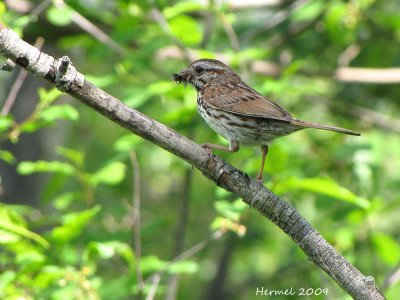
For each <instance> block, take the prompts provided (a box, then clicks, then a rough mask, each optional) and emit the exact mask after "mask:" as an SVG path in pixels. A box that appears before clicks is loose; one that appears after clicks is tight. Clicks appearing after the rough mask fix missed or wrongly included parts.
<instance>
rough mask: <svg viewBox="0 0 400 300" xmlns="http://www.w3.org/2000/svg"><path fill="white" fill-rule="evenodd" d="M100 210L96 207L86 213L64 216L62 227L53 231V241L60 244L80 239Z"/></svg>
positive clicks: (98, 206)
mask: <svg viewBox="0 0 400 300" xmlns="http://www.w3.org/2000/svg"><path fill="white" fill-rule="evenodd" d="M100 210H101V207H100V205H96V206H94V207H93V208H91V209H88V210H85V211H81V212H76V213H70V214H67V215H64V216H63V217H62V221H61V223H62V225H61V226H58V227H56V228H54V229H53V232H52V237H53V239H54V240H55V241H57V242H59V243H67V242H68V241H71V240H73V239H74V238H76V237H78V236H79V235H80V234H81V233H82V231H83V230H84V228H85V226H86V225H87V224H88V223H89V222H90V221H91V220H92V219H93V218H94V217H95V216H96V214H97V213H98V212H99V211H100Z"/></svg>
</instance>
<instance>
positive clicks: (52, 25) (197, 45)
mask: <svg viewBox="0 0 400 300" xmlns="http://www.w3.org/2000/svg"><path fill="white" fill-rule="evenodd" d="M228 2H230V1H227V2H225V1H222V3H223V4H220V2H219V1H209V3H207V2H206V1H201V2H200V1H166V0H159V1H144V0H143V1H125V0H118V1H101V0H96V1H84V0H69V1H66V3H65V5H63V4H60V3H58V4H56V2H54V3H50V2H49V5H47V6H42V7H39V8H40V9H36V10H35V9H34V8H35V7H38V5H39V3H44V2H40V1H31V2H30V1H16V2H15V4H14V5H12V6H9V7H8V6H7V5H6V4H5V3H4V2H0V22H2V23H4V24H6V26H8V27H10V28H12V29H13V30H15V31H16V32H18V34H20V36H21V37H22V38H24V39H26V40H28V41H32V40H35V38H37V37H38V36H43V37H44V38H45V40H46V44H45V45H46V47H47V48H46V50H45V51H46V52H49V53H51V54H54V53H62V55H69V56H70V57H71V59H72V61H73V62H74V64H75V66H76V67H77V68H78V70H79V71H80V72H82V73H83V74H85V76H86V79H88V80H91V81H92V82H93V83H95V84H96V85H98V86H99V87H101V88H103V89H105V90H106V91H107V92H109V93H111V94H112V95H114V96H115V97H118V98H119V99H122V100H123V101H124V102H125V103H127V104H128V105H130V106H132V107H134V108H135V109H137V110H139V111H141V112H143V113H145V114H147V115H149V116H151V117H152V118H154V119H156V120H158V121H160V122H163V123H165V124H166V125H168V126H170V127H172V128H174V129H175V130H177V131H179V132H180V133H182V134H184V135H186V136H188V137H190V138H192V139H193V140H195V141H197V142H199V143H203V142H216V143H226V141H224V140H223V139H222V138H221V137H218V136H217V135H216V134H215V133H213V132H212V130H211V129H210V128H208V127H207V125H205V123H204V122H203V121H202V120H201V119H200V117H199V116H198V115H197V113H196V100H195V98H196V94H195V91H193V90H192V89H189V88H186V89H185V88H183V87H182V86H178V85H176V84H175V83H174V82H172V81H171V74H172V73H174V72H177V71H179V70H180V69H181V68H183V67H184V66H186V65H187V64H188V62H189V58H188V57H187V54H188V53H190V54H196V56H197V57H217V56H219V55H223V57H224V59H226V60H227V61H229V62H230V65H231V66H232V67H233V68H234V69H236V70H237V71H238V72H239V73H240V74H241V75H242V77H243V78H244V79H245V81H246V82H248V83H249V84H250V85H251V86H253V87H254V88H256V89H257V90H258V91H260V92H261V93H263V94H264V95H267V96H270V97H271V98H273V99H275V100H276V101H277V102H278V103H280V104H282V105H283V106H284V107H286V108H287V109H288V110H289V111H291V112H293V114H294V115H295V116H297V117H299V118H302V119H306V120H313V121H317V122H324V123H328V124H336V125H338V126H343V127H348V128H351V129H354V130H358V131H361V132H362V137H360V138H357V137H347V136H342V135H339V134H335V133H329V132H323V131H316V130H315V131H313V130H305V131H303V132H299V133H296V134H293V135H291V136H288V137H285V138H282V139H280V140H279V141H277V142H276V143H275V144H274V145H273V146H272V147H271V149H270V153H269V156H268V160H267V167H266V171H265V176H266V179H267V182H266V185H267V186H268V187H269V188H270V189H271V190H272V191H275V192H276V193H278V194H279V195H281V196H282V197H284V198H285V199H287V200H288V201H290V202H291V203H292V204H293V205H294V206H295V207H296V208H297V209H298V210H299V211H300V212H301V213H302V214H303V215H304V216H305V217H306V218H307V219H308V220H309V221H310V222H311V224H313V225H314V226H315V227H316V228H317V229H318V231H319V232H321V234H322V235H323V236H324V237H326V238H327V239H328V241H329V242H330V243H332V244H333V245H334V246H335V247H336V248H337V249H338V250H339V251H340V252H341V253H342V254H343V255H344V256H345V257H346V258H347V259H348V260H349V261H351V263H353V264H354V265H355V266H356V267H357V268H358V269H360V270H361V271H362V272H363V273H364V274H366V275H372V276H374V278H375V279H376V281H377V284H378V285H379V286H380V287H382V288H383V291H384V292H385V294H386V296H387V297H388V299H396V297H398V295H399V294H400V283H399V279H398V275H397V276H396V271H397V273H398V270H399V266H400V255H399V253H400V245H399V236H400V231H399V228H400V226H399V225H400V222H399V217H398V214H399V209H400V180H399V178H400V177H399V174H400V173H399V170H400V155H399V154H400V153H399V149H400V139H399V138H398V134H399V130H400V129H399V126H398V125H397V126H396V122H397V124H398V122H399V120H398V119H397V116H398V114H399V112H400V106H399V101H398V95H400V87H399V85H398V84H397V85H378V84H373V83H370V84H359V83H348V82H347V83H345V82H340V81H337V80H335V79H334V76H333V75H334V72H335V70H336V69H337V68H338V67H341V66H350V67H352V66H353V67H361V68H362V67H374V68H387V67H396V66H397V67H398V66H399V64H400V55H399V51H398V44H399V42H400V21H399V20H400V19H399V17H398V11H399V10H400V3H399V2H398V1H397V0H382V1H374V0H359V1H344V0H343V1H341V0H337V1H322V0H310V1H281V2H279V3H278V4H274V5H272V4H270V5H264V6H260V7H253V6H251V5H245V6H244V7H239V6H235V5H234V4H232V3H234V2H235V3H238V2H240V1H233V2H232V3H231V4H228ZM22 3H24V4H25V6H22ZM241 3H242V4H244V3H245V1H242V2H241ZM24 9H25V10H24ZM77 16H78V17H77ZM82 16H83V17H84V18H86V22H84V21H82V20H83V19H82V18H81V17H82ZM88 23H91V24H92V25H94V26H96V27H93V26H88V25H87V24H88ZM100 30H101V31H102V32H104V33H105V34H106V35H103V36H102V35H101V34H100V32H99V31H100ZM255 61H264V62H266V61H268V62H274V63H275V66H277V67H278V68H280V70H281V71H280V72H279V75H277V76H267V75H266V74H265V73H264V71H262V72H260V71H259V70H258V71H257V68H255V67H254V64H253V63H254V62H255ZM267 73H268V72H267ZM0 78H1V80H3V79H4V78H5V75H4V74H1V77H0ZM0 85H1V88H2V89H3V90H4V91H6V90H7V91H8V90H9V87H7V86H6V81H5V80H4V82H0ZM36 95H37V97H36V99H37V102H36V105H35V108H34V109H33V110H32V111H31V112H30V113H29V115H28V116H26V117H24V118H22V119H21V117H17V116H16V115H14V113H13V111H12V113H10V114H8V115H7V116H0V142H1V144H0V145H1V147H2V149H0V160H1V161H2V165H3V166H4V165H9V166H12V168H15V170H16V171H17V172H18V174H19V175H18V176H20V177H19V178H22V176H29V177H28V178H34V177H35V176H39V175H40V174H43V173H45V174H47V176H45V177H44V178H45V180H44V183H43V185H40V186H36V187H35V188H36V189H39V191H40V194H41V197H40V199H38V201H36V200H37V199H29V198H27V199H16V198H14V197H13V196H12V195H9V194H7V186H6V185H3V186H1V185H0V197H1V198H0V199H1V200H2V202H3V203H2V204H1V206H0V249H1V251H0V298H1V299H131V298H132V297H133V296H136V297H137V298H138V299H140V298H141V297H144V296H149V295H152V293H155V297H156V298H157V299H161V298H165V297H166V295H171V293H172V294H173V289H172V288H171V286H172V283H171V281H170V280H169V278H171V276H176V275H179V276H180V281H179V285H178V289H177V298H178V299H191V298H193V297H195V298H204V299H253V298H256V296H255V293H256V290H257V287H265V288H268V289H276V290H279V289H283V290H284V289H287V288H290V287H293V288H294V289H295V290H298V289H299V288H304V289H306V288H313V289H314V290H316V289H318V288H322V289H324V288H327V289H328V291H329V292H328V296H326V295H320V296H315V297H313V299H346V295H345V293H344V292H343V291H342V290H341V289H340V288H339V287H338V286H336V284H335V283H334V282H332V281H331V280H330V279H329V278H328V277H327V276H326V275H325V274H324V273H323V272H322V271H321V270H319V269H318V268H317V267H316V266H314V265H313V264H310V263H309V262H308V261H307V258H306V257H305V255H304V254H303V253H302V252H301V251H300V250H299V249H298V247H297V246H296V245H295V244H294V243H293V242H292V241H290V240H289V239H288V238H287V237H286V236H285V235H284V234H283V233H282V232H281V231H280V230H278V229H277V228H276V227H275V226H274V225H273V224H271V223H270V222H268V221H267V220H265V219H264V218H263V217H262V216H260V215H258V214H257V213H256V212H254V211H253V210H250V209H248V208H247V207H246V206H245V205H243V203H242V202H241V201H240V200H239V199H236V198H235V197H233V195H231V194H229V193H227V192H225V191H223V190H221V189H219V188H218V187H216V186H215V185H214V184H213V183H211V182H209V181H207V180H206V179H204V178H203V177H202V175H201V174H199V172H198V171H196V170H192V169H191V166H188V165H187V164H186V163H185V162H182V161H181V160H179V159H177V158H176V157H174V156H173V155H171V154H169V153H167V152H165V151H164V150H162V149H159V148H158V147H156V146H154V145H152V144H150V143H149V142H146V141H144V140H142V139H140V138H138V137H136V136H133V135H131V134H129V133H127V132H126V131H125V130H124V129H122V128H120V127H118V126H116V125H115V124H113V123H112V122H110V121H108V120H106V119H104V118H103V117H101V116H99V115H98V114H97V113H96V112H94V111H91V110H89V109H87V107H84V106H83V105H81V104H80V103H78V102H76V101H72V100H70V99H69V98H68V97H66V96H63V95H62V94H61V93H60V92H58V91H57V90H55V89H54V88H48V87H47V86H46V85H44V83H43V87H40V88H39V89H38V90H37V92H36ZM5 96H6V93H5V92H2V93H1V94H0V97H2V98H1V99H3V97H4V99H5ZM36 99H35V100H36ZM26 101H30V102H32V101H34V99H24V98H21V97H17V99H16V102H15V103H14V108H18V107H24V105H25V103H26ZM2 105H4V102H2V101H0V106H2ZM360 112H361V113H360ZM45 129H46V130H45ZM44 130H45V131H44ZM43 132H44V134H45V135H46V137H47V138H45V139H44V140H45V141H46V140H52V139H54V137H55V136H57V137H58V138H57V139H56V141H57V145H56V146H54V145H53V144H46V142H43V139H42V140H40V141H39V140H37V143H39V142H40V143H44V147H49V145H52V146H51V147H53V148H52V149H51V151H52V153H53V155H51V157H49V156H46V154H45V153H44V152H39V153H38V154H36V155H37V156H36V159H35V160H29V159H26V158H25V157H29V156H26V155H24V154H21V153H20V152H18V153H16V152H13V151H12V149H13V147H15V146H18V145H19V144H20V143H21V141H22V140H23V139H24V138H25V137H26V136H28V135H34V136H37V135H35V134H38V133H42V134H43ZM10 145H11V146H10ZM28 151H29V149H28ZM132 153H134V154H135V157H137V164H138V167H139V172H138V171H134V165H135V160H134V159H132ZM218 154H220V155H221V156H223V157H224V158H225V159H226V160H227V161H229V162H230V163H232V164H233V165H234V166H236V167H238V168H240V169H242V170H244V171H245V172H246V173H247V174H249V176H252V177H254V176H255V174H256V173H257V170H258V167H259V163H260V153H259V149H252V148H242V149H241V150H240V152H239V153H235V154H227V153H218ZM135 172H136V173H135ZM134 173H135V174H134ZM0 174H1V176H2V178H3V179H4V178H5V177H6V176H11V175H9V174H5V173H3V172H1V170H0ZM17 178H18V177H17ZM135 178H136V179H139V184H138V183H137V182H136V183H133V181H134V179H135ZM0 180H1V178H0ZM1 182H2V181H0V183H1ZM139 189H140V190H139ZM139 198H140V201H141V207H140V211H137V207H133V202H135V201H137V200H138V199H139ZM136 203H137V202H136ZM138 214H139V215H140V218H141V228H140V233H141V236H138V235H137V231H135V229H134V227H135V226H136V225H135V224H137V223H136V221H137V215H138ZM134 236H136V238H135V237H134ZM193 246H196V247H194V248H193ZM138 249H140V251H139V250H138ZM188 249H189V250H190V251H188V252H185V250H188ZM181 254H182V255H181ZM179 255H181V256H179ZM175 257H178V258H179V259H174V258H175ZM141 278H143V282H141ZM194 295H196V296H194ZM347 297H348V296H347ZM170 299H171V298H170ZM274 299H286V298H280V296H276V297H274Z"/></svg>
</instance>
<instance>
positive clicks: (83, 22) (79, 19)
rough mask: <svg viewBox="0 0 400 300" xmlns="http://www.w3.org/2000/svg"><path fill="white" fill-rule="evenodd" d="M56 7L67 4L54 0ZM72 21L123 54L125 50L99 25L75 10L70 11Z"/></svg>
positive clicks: (60, 0)
mask: <svg viewBox="0 0 400 300" xmlns="http://www.w3.org/2000/svg"><path fill="white" fill-rule="evenodd" d="M54 2H55V5H56V6H57V7H61V8H62V7H65V6H67V4H65V2H64V1H63V0H56V1H54ZM71 17H72V21H73V22H74V23H75V24H76V25H78V26H79V27H81V28H82V29H83V30H84V31H86V32H87V33H89V34H90V35H91V36H92V37H93V38H95V39H96V40H98V41H99V42H101V43H102V44H104V45H106V46H108V47H110V49H112V50H113V51H114V52H116V53H117V54H118V55H120V56H125V55H126V53H127V51H126V50H125V49H124V48H123V47H121V46H120V45H119V44H118V43H116V42H115V41H114V40H113V39H112V38H111V37H110V36H108V35H107V34H106V33H105V32H104V31H102V30H101V29H100V28H99V27H97V26H96V25H94V24H93V23H92V22H90V21H89V20H88V19H86V18H85V17H84V16H82V15H81V14H80V13H78V12H77V11H75V10H73V12H72V15H71Z"/></svg>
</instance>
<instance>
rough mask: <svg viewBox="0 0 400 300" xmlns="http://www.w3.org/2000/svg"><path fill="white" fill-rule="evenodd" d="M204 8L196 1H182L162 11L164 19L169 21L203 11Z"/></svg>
mask: <svg viewBox="0 0 400 300" xmlns="http://www.w3.org/2000/svg"><path fill="white" fill-rule="evenodd" d="M204 8H205V6H204V5H203V4H201V3H199V2H198V1H182V2H178V3H176V4H175V5H171V6H168V7H166V8H165V9H164V10H163V14H164V16H165V18H167V19H171V18H173V17H176V16H179V15H181V14H184V13H187V12H192V11H198V10H202V9H204Z"/></svg>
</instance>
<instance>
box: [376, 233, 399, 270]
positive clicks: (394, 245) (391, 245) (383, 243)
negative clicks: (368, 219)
mask: <svg viewBox="0 0 400 300" xmlns="http://www.w3.org/2000/svg"><path fill="white" fill-rule="evenodd" d="M372 242H373V245H374V248H375V250H376V253H377V254H378V255H379V257H380V258H381V260H382V261H383V262H385V263H386V264H388V265H390V266H392V267H394V266H396V265H398V264H399V262H400V244H399V242H398V241H396V240H395V239H394V238H393V237H392V236H390V235H389V234H386V233H378V232H375V233H374V234H373V235H372Z"/></svg>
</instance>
